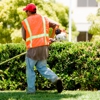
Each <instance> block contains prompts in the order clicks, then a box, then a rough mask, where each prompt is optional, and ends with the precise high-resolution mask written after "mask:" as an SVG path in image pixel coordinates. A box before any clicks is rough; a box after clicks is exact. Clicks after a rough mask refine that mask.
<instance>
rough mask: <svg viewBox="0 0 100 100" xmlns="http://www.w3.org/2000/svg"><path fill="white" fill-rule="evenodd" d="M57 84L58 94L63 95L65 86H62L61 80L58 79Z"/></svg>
mask: <svg viewBox="0 0 100 100" xmlns="http://www.w3.org/2000/svg"><path fill="white" fill-rule="evenodd" d="M55 84H56V88H57V91H58V93H61V92H62V90H63V85H62V81H61V79H57V80H56V82H55Z"/></svg>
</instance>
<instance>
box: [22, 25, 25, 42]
mask: <svg viewBox="0 0 100 100" xmlns="http://www.w3.org/2000/svg"><path fill="white" fill-rule="evenodd" d="M22 38H23V39H24V40H25V41H26V31H25V29H24V27H23V26H22Z"/></svg>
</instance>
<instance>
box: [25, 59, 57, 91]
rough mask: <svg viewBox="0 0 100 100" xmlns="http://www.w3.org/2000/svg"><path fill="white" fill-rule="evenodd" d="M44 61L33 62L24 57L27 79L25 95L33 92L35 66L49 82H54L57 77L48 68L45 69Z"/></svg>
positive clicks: (45, 63) (45, 62)
mask: <svg viewBox="0 0 100 100" xmlns="http://www.w3.org/2000/svg"><path fill="white" fill-rule="evenodd" d="M46 65H47V61H46V60H33V59H30V58H28V57H26V78H27V93H33V92H35V81H36V76H35V72H34V66H36V68H37V70H38V71H39V73H40V74H41V75H42V76H44V77H45V78H47V79H48V80H50V81H51V82H52V83H53V82H55V81H56V80H57V78H58V76H57V75H56V74H55V73H54V72H53V71H52V70H51V69H49V68H47V67H46Z"/></svg>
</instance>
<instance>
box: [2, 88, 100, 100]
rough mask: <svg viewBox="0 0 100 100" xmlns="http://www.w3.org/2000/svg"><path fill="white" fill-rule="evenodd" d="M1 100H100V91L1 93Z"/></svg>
mask: <svg viewBox="0 0 100 100" xmlns="http://www.w3.org/2000/svg"><path fill="white" fill-rule="evenodd" d="M0 100H100V92H99V91H65V90H64V91H63V92H62V93H60V94H59V93H57V92H56V91H37V92H36V93H35V94H26V92H25V91H0Z"/></svg>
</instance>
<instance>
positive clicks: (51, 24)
mask: <svg viewBox="0 0 100 100" xmlns="http://www.w3.org/2000/svg"><path fill="white" fill-rule="evenodd" d="M48 20H49V27H50V28H52V29H53V30H52V33H51V34H50V38H54V36H55V30H56V29H58V28H59V24H58V23H57V22H55V21H53V20H51V19H48Z"/></svg>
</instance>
